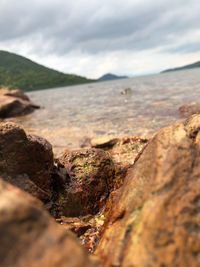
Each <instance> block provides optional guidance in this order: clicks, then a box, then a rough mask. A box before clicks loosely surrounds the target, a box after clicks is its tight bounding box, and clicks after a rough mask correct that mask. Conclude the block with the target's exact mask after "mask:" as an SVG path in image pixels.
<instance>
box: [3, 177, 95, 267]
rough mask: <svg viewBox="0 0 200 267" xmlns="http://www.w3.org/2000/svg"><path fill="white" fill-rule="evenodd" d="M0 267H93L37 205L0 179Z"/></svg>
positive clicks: (23, 193)
mask: <svg viewBox="0 0 200 267" xmlns="http://www.w3.org/2000/svg"><path fill="white" fill-rule="evenodd" d="M0 214H1V216H0V244H1V249H0V262H1V263H0V265H1V266H3V267H27V266H30V267H39V266H42V267H66V266H68V267H80V266H82V267H88V266H89V267H92V266H93V267H94V266H96V264H94V263H93V261H91V260H90V259H89V257H88V255H87V254H86V252H85V251H84V249H83V248H82V247H81V245H80V244H79V243H78V241H77V240H76V238H75V237H74V236H73V234H72V233H70V232H69V231H67V230H65V229H63V228H62V227H61V226H60V225H58V224H57V223H55V222H54V220H53V219H52V218H51V217H50V216H49V214H48V213H47V212H46V211H45V210H43V208H42V205H41V203H40V202H39V201H38V200H36V199H35V198H33V197H32V196H30V195H28V194H27V193H25V192H22V191H21V190H19V189H17V188H15V187H13V186H11V185H10V184H7V183H5V182H3V181H2V180H1V179H0Z"/></svg>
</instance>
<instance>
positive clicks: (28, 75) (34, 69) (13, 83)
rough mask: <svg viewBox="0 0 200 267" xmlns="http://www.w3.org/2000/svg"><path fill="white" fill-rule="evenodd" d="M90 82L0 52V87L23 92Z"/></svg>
mask: <svg viewBox="0 0 200 267" xmlns="http://www.w3.org/2000/svg"><path fill="white" fill-rule="evenodd" d="M88 82H92V80H89V79H87V78H84V77H81V76H77V75H73V74H64V73H62V72H59V71H56V70H53V69H50V68H46V67H44V66H42V65H40V64H37V63H35V62H33V61H31V60H29V59H27V58H25V57H22V56H19V55H16V54H13V53H9V52H6V51H0V86H1V85H2V86H7V87H11V88H12V87H13V88H20V89H23V90H24V91H31V90H37V89H45V88H53V87H60V86H67V85H75V84H82V83H88Z"/></svg>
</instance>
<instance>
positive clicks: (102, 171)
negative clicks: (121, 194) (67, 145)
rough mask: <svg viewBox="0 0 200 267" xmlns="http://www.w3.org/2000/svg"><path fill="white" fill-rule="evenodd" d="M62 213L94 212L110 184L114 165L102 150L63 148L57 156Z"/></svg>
mask: <svg viewBox="0 0 200 267" xmlns="http://www.w3.org/2000/svg"><path fill="white" fill-rule="evenodd" d="M58 170H59V175H60V185H58V187H59V190H58V191H59V193H58V200H57V202H58V206H59V210H60V214H61V215H65V216H69V217H76V216H82V215H87V214H96V213H97V212H98V211H99V210H100V209H101V208H102V207H103V206H104V205H105V202H106V199H107V197H108V195H109V193H110V190H111V188H112V187H113V179H114V171H115V170H114V164H113V161H112V159H111V158H110V155H109V154H108V153H107V152H105V151H103V150H101V149H94V148H91V149H82V150H76V151H72V152H69V151H66V152H65V153H64V154H63V155H62V156H61V157H60V158H59V159H58Z"/></svg>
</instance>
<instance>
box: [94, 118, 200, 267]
mask: <svg viewBox="0 0 200 267" xmlns="http://www.w3.org/2000/svg"><path fill="white" fill-rule="evenodd" d="M199 212H200V116H198V115H196V116H193V117H192V118H191V119H190V120H188V121H186V122H185V123H182V124H176V125H174V126H171V127H168V128H164V129H162V130H161V131H160V132H159V133H158V134H157V135H156V136H155V137H154V138H153V139H152V140H151V141H150V142H149V144H148V145H147V147H146V148H145V149H144V151H143V153H142V155H141V156H140V157H139V159H138V160H137V162H136V163H135V165H134V166H133V167H132V168H131V169H130V171H129V174H128V176H127V177H126V179H125V182H124V184H123V186H122V188H121V190H118V194H116V196H115V198H114V199H113V204H112V208H111V210H110V212H109V214H108V217H107V223H106V226H105V228H104V231H103V233H102V234H103V236H102V239H101V241H100V243H99V245H98V248H97V250H96V255H98V256H99V257H100V258H101V260H102V263H103V266H105V267H108V266H122V267H129V266H134V267H147V266H148V267H150V266H151V267H164V266H165V267H175V266H176V267H188V266H193V267H198V266H200V213H199Z"/></svg>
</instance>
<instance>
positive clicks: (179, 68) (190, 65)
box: [162, 61, 200, 73]
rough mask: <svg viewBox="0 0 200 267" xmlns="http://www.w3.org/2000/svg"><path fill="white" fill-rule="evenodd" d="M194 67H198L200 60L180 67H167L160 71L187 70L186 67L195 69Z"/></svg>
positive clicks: (199, 66)
mask: <svg viewBox="0 0 200 267" xmlns="http://www.w3.org/2000/svg"><path fill="white" fill-rule="evenodd" d="M195 68H200V61H198V62H195V63H193V64H189V65H185V66H182V67H178V68H174V69H167V70H164V71H162V73H165V72H171V71H179V70H187V69H195Z"/></svg>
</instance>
